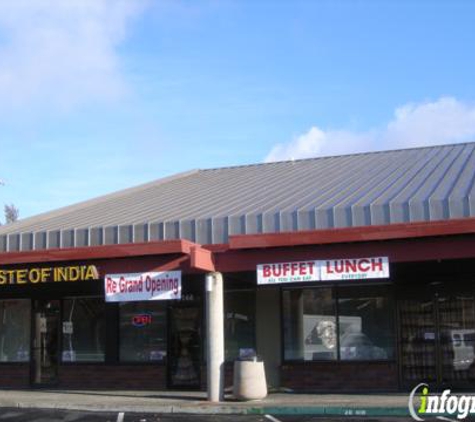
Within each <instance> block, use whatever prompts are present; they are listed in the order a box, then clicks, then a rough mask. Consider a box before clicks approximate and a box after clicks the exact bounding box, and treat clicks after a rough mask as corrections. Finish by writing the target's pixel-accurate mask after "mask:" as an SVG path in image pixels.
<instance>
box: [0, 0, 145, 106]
mask: <svg viewBox="0 0 475 422" xmlns="http://www.w3.org/2000/svg"><path fill="white" fill-rule="evenodd" d="M144 7H145V3H144V1H142V0H133V1H130V0H10V1H8V0H7V1H2V2H0V107H2V108H5V107H15V106H17V107H18V106H25V105H31V104H34V105H41V106H42V107H49V106H51V105H55V106H60V107H72V106H75V105H77V104H82V103H84V102H90V101H104V100H106V101H111V100H115V99H117V98H120V96H121V95H122V94H123V93H124V92H125V91H126V84H125V82H124V79H123V76H122V73H121V69H120V60H119V55H118V52H117V47H118V46H119V44H120V43H121V42H122V41H123V40H124V38H125V36H126V32H127V26H128V24H129V23H130V21H131V19H133V18H134V17H135V16H137V15H138V14H139V13H141V11H143V9H144Z"/></svg>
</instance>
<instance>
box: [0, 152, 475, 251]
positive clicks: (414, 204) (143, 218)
mask: <svg viewBox="0 0 475 422" xmlns="http://www.w3.org/2000/svg"><path fill="white" fill-rule="evenodd" d="M474 180H475V143H466V144H456V145H443V146H435V147H425V148H414V149H406V150H396V151H384V152H374V153H366V154H354V155H344V156H337V157H323V158H314V159H307V160H297V161H285V162H278V163H268V164H256V165H248V166H239V167H228V168H218V169H209V170H194V171H190V172H187V173H182V174H178V175H175V176H172V177H168V178H164V179H160V180H157V181H154V182H151V183H147V184H145V185H141V186H138V187H135V188H131V189H126V190H123V191H120V192H116V193H113V194H110V195H106V196H102V197H99V198H96V199H92V200H89V201H86V202H82V203H79V204H76V205H72V206H69V207H66V208H62V209H59V210H55V211H52V212H48V213H45V214H42V215H39V216H36V217H31V218H27V219H25V220H21V221H19V222H17V223H14V224H10V225H6V226H2V227H0V251H18V250H25V251H26V250H32V249H45V248H54V247H74V246H89V245H101V244H114V243H130V242H144V241H149V240H163V239H177V238H183V239H188V240H192V241H195V242H197V243H201V244H211V243H226V242H227V239H228V236H229V235H233V234H251V233H272V232H281V231H297V230H309V229H326V228H333V227H354V226H367V225H381V224H392V223H402V222H415V221H432V220H443V219H451V218H463V217H475V184H474Z"/></svg>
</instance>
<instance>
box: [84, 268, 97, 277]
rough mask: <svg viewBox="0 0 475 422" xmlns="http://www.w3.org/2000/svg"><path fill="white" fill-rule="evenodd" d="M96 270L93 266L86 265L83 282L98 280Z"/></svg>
mask: <svg viewBox="0 0 475 422" xmlns="http://www.w3.org/2000/svg"><path fill="white" fill-rule="evenodd" d="M98 278H99V277H98V275H97V269H96V267H95V266H94V265H88V266H87V268H86V275H85V277H84V280H96V279H98Z"/></svg>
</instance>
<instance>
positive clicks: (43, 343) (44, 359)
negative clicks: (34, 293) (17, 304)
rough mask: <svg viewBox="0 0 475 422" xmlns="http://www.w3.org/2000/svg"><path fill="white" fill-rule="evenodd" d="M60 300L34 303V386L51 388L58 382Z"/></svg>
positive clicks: (32, 372)
mask: <svg viewBox="0 0 475 422" xmlns="http://www.w3.org/2000/svg"><path fill="white" fill-rule="evenodd" d="M59 322H60V301H59V300H35V301H33V324H32V328H33V330H32V334H33V339H32V353H31V356H32V360H31V365H32V366H31V380H32V384H33V385H34V386H38V387H39V386H51V385H54V384H56V383H57V381H58V363H59Z"/></svg>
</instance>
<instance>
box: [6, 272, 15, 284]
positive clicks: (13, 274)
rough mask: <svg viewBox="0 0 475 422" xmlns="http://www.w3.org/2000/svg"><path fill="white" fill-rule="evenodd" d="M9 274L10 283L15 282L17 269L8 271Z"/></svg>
mask: <svg viewBox="0 0 475 422" xmlns="http://www.w3.org/2000/svg"><path fill="white" fill-rule="evenodd" d="M7 274H8V283H9V284H15V271H13V270H10V271H7Z"/></svg>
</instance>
